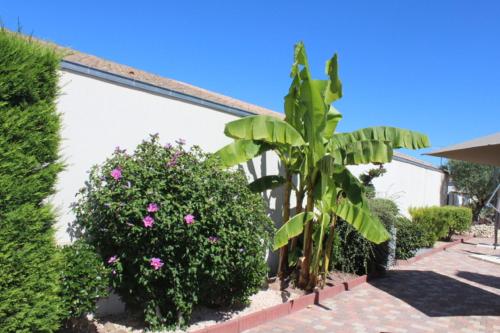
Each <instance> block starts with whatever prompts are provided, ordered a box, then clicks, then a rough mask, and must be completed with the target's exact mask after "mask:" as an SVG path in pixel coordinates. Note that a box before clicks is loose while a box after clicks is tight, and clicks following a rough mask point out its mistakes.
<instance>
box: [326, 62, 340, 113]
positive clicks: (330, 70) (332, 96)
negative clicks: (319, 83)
mask: <svg viewBox="0 0 500 333" xmlns="http://www.w3.org/2000/svg"><path fill="white" fill-rule="evenodd" d="M325 72H326V74H327V75H328V76H329V77H330V81H328V85H327V89H326V90H325V104H327V105H329V104H331V103H333V102H335V101H336V100H338V99H340V98H342V82H340V79H339V66H338V63H337V54H336V53H335V54H334V55H333V57H332V58H331V59H330V60H328V61H327V62H326V70H325Z"/></svg>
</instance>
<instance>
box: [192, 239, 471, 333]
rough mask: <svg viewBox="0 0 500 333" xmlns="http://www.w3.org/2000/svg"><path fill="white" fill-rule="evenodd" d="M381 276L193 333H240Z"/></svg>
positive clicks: (350, 282)
mask: <svg viewBox="0 0 500 333" xmlns="http://www.w3.org/2000/svg"><path fill="white" fill-rule="evenodd" d="M469 238H471V237H468V238H461V239H458V240H456V241H453V242H450V243H448V244H444V245H442V246H440V247H436V248H434V249H432V250H430V251H428V252H426V253H422V254H420V255H417V256H415V257H413V258H411V259H408V260H397V261H396V266H406V265H410V264H412V263H414V262H417V261H419V260H421V259H423V258H426V257H428V256H431V255H433V254H435V253H437V252H440V251H445V250H446V249H447V248H449V247H452V246H455V245H457V244H460V243H463V242H464V241H466V240H468V239H469ZM380 275H381V274H380V273H379V272H375V273H372V274H368V275H361V276H358V277H357V278H354V279H351V280H348V281H346V282H344V283H342V284H339V285H336V286H333V287H326V288H324V289H320V290H315V291H314V292H312V293H310V294H307V295H303V296H300V297H298V298H295V299H292V300H289V301H288V302H285V303H283V304H278V305H274V306H272V307H269V308H266V309H262V310H259V311H255V312H252V313H249V314H247V315H243V316H241V317H237V318H235V319H231V320H228V321H225V322H221V323H217V324H215V325H211V326H208V327H205V328H202V329H199V330H196V331H193V332H191V333H239V332H243V331H245V330H248V329H251V328H254V327H257V326H259V325H261V324H264V323H266V322H268V321H271V320H274V319H278V318H281V317H284V316H287V315H289V314H291V313H294V312H297V311H300V310H303V309H305V308H307V307H309V306H311V305H315V304H320V302H321V301H323V300H325V299H328V298H333V297H335V296H337V295H338V294H340V293H343V292H345V291H349V290H352V289H354V288H356V287H357V286H359V285H362V284H363V283H366V282H367V281H369V280H372V279H374V278H377V277H379V276H380Z"/></svg>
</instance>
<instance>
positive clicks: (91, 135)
mask: <svg viewBox="0 0 500 333" xmlns="http://www.w3.org/2000/svg"><path fill="white" fill-rule="evenodd" d="M60 82H61V88H62V94H61V96H60V98H59V100H58V111H59V112H61V113H62V114H63V130H62V137H63V143H62V156H63V159H64V161H65V162H66V164H67V168H66V170H65V171H63V172H62V173H61V174H60V176H59V181H58V186H57V194H56V195H55V196H54V197H53V199H52V202H53V203H54V205H55V206H56V207H57V208H58V212H59V215H60V218H59V223H58V224H57V229H58V230H57V240H58V242H59V243H60V244H64V243H68V242H69V241H70V237H69V235H68V233H67V232H66V230H67V226H68V223H69V222H71V221H72V220H73V218H74V216H73V214H72V213H71V210H70V208H69V207H70V204H71V203H72V202H73V201H74V198H75V194H76V193H77V191H78V190H79V189H80V188H81V187H83V185H84V182H85V180H87V178H88V173H87V171H88V170H89V169H90V168H91V166H92V165H95V164H97V163H102V162H103V161H104V160H105V159H106V158H107V157H108V156H110V155H111V153H112V152H113V151H114V149H115V147H116V146H120V147H121V148H126V149H127V150H128V151H129V152H131V151H133V149H134V148H135V146H137V145H138V144H139V143H140V142H141V141H142V140H143V139H146V138H147V137H148V135H149V134H152V133H159V134H160V139H161V140H162V141H163V142H165V143H167V142H172V143H173V142H174V140H176V139H178V138H183V139H185V140H186V141H187V144H188V145H199V146H201V147H202V148H203V149H204V150H206V151H215V150H217V149H218V148H220V147H222V146H223V145H225V144H227V143H229V142H230V141H231V140H230V139H229V138H227V137H226V136H225V135H224V125H225V124H226V123H227V122H229V121H231V120H234V119H238V117H237V116H234V115H230V114H227V113H223V112H220V111H216V110H212V109H209V108H205V107H201V106H197V105H194V104H189V103H186V102H182V101H179V100H175V99H170V98H166V97H163V96H159V95H154V94H151V93H148V92H143V91H139V90H135V89H131V88H127V87H124V86H120V85H116V84H113V83H109V82H106V81H101V80H98V79H94V78H91V77H87V76H83V75H80V74H74V73H72V72H67V71H63V72H62V75H61V80H60ZM265 161H266V169H267V171H268V172H269V174H276V173H277V172H278V161H277V157H276V156H274V155H273V154H271V153H268V154H267V156H266V157H265ZM253 165H254V168H253V169H255V175H256V176H257V177H260V176H261V174H262V169H261V167H260V159H256V160H255V161H254V163H253ZM249 174H250V175H251V173H249ZM251 178H253V177H251ZM268 201H270V204H271V207H272V208H273V207H274V201H275V198H268ZM270 213H274V210H272V211H271V212H270Z"/></svg>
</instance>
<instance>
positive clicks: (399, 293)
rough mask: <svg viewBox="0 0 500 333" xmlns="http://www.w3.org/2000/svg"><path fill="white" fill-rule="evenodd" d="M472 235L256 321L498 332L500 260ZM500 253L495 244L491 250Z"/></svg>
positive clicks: (266, 327) (328, 327)
mask: <svg viewBox="0 0 500 333" xmlns="http://www.w3.org/2000/svg"><path fill="white" fill-rule="evenodd" d="M488 241H489V242H491V240H485V239H473V240H470V241H468V242H466V243H463V244H458V245H456V246H453V247H449V248H447V249H446V251H442V250H441V251H435V253H433V254H432V255H429V256H426V257H424V258H422V259H420V260H409V261H406V262H405V263H404V265H398V266H397V267H396V268H395V269H393V270H391V271H390V272H388V273H387V274H386V275H385V276H384V277H381V278H378V279H374V280H371V281H369V282H368V283H362V284H358V283H356V282H358V281H356V282H355V283H352V284H351V285H352V286H356V288H355V289H352V290H350V291H347V292H342V293H340V294H338V295H336V296H335V297H334V298H326V297H321V296H320V300H321V302H320V306H313V307H311V308H306V309H303V310H300V311H297V312H293V313H291V314H290V315H288V316H286V317H282V318H279V319H277V320H274V321H271V322H267V323H265V324H263V325H260V326H258V327H255V328H253V329H251V330H249V331H247V332H248V333H265V332H266V333H267V332H295V333H299V332H300V333H303V332H316V331H317V332H331V333H335V332H342V333H349V332H359V333H363V332H367V333H372V332H373V333H375V332H376V333H381V332H399V333H406V332H409V333H410V332H411V333H413V332H422V333H424V332H429V333H433V332H436V333H437V332H475V333H478V332H500V266H498V265H495V264H493V263H489V262H485V261H480V260H477V259H474V258H471V257H470V256H469V255H470V254H472V253H486V254H493V253H494V252H493V250H492V249H487V248H480V247H476V246H475V245H474V242H476V243H480V242H483V243H484V242H488ZM496 254H500V250H497V251H496Z"/></svg>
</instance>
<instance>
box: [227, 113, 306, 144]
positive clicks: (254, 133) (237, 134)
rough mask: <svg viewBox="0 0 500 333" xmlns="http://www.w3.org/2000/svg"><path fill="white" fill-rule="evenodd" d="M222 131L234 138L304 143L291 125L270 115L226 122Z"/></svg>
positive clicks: (279, 142)
mask: <svg viewBox="0 0 500 333" xmlns="http://www.w3.org/2000/svg"><path fill="white" fill-rule="evenodd" d="M224 133H225V134H226V135H227V136H229V137H231V138H234V139H244V140H257V141H264V142H267V143H272V144H281V145H289V146H292V147H297V146H302V145H304V144H305V142H304V139H303V138H302V136H301V135H300V133H299V132H297V130H296V129H295V128H293V126H291V125H290V124H288V123H287V122H285V121H283V120H281V119H278V118H276V117H272V116H264V115H258V116H250V117H245V118H241V119H238V120H234V121H231V122H229V123H227V124H226V128H225V130H224Z"/></svg>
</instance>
